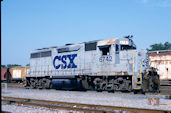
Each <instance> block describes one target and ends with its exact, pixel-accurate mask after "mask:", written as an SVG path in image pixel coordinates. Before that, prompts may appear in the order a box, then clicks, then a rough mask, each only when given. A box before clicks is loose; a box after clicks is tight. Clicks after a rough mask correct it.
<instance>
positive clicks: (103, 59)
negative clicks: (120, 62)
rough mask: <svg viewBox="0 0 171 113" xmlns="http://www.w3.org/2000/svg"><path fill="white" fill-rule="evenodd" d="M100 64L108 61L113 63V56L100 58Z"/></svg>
mask: <svg viewBox="0 0 171 113" xmlns="http://www.w3.org/2000/svg"><path fill="white" fill-rule="evenodd" d="M99 61H100V62H104V61H108V62H111V61H112V56H102V57H100V58H99Z"/></svg>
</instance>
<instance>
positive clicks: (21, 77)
mask: <svg viewBox="0 0 171 113" xmlns="http://www.w3.org/2000/svg"><path fill="white" fill-rule="evenodd" d="M9 71H10V73H11V81H13V82H19V83H21V82H23V81H25V75H26V74H27V73H29V67H28V66H26V67H20V66H17V67H12V68H10V69H9Z"/></svg>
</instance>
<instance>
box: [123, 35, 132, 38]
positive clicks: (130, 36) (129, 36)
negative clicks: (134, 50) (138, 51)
mask: <svg viewBox="0 0 171 113" xmlns="http://www.w3.org/2000/svg"><path fill="white" fill-rule="evenodd" d="M124 38H128V39H130V38H133V35H128V36H124Z"/></svg>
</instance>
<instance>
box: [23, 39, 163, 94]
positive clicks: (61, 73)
mask: <svg viewBox="0 0 171 113" xmlns="http://www.w3.org/2000/svg"><path fill="white" fill-rule="evenodd" d="M159 82H160V81H159V75H158V74H157V72H156V70H155V69H153V68H149V61H148V52H147V50H136V45H135V44H134V42H133V40H132V37H130V36H127V37H124V38H114V39H110V40H96V41H89V42H83V43H78V44H66V45H65V46H60V47H58V46H53V47H48V48H41V49H36V50H34V51H32V52H31V54H30V73H29V74H27V75H26V87H29V88H52V87H53V85H54V86H55V87H56V88H57V89H58V88H59V89H62V88H64V87H67V86H68V87H72V88H75V89H79V88H82V89H86V90H91V89H93V90H97V91H112V92H113V91H133V92H134V93H137V92H139V91H141V92H143V93H144V92H148V91H154V92H155V91H158V90H159Z"/></svg>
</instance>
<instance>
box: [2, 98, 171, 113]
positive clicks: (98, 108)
mask: <svg viewBox="0 0 171 113" xmlns="http://www.w3.org/2000/svg"><path fill="white" fill-rule="evenodd" d="M1 99H2V102H7V103H9V104H11V103H16V104H22V105H31V106H41V107H48V108H53V109H65V110H75V111H84V112H103V113H104V112H115V111H117V110H119V111H130V112H131V113H170V111H167V110H153V109H141V108H129V107H117V106H103V105H88V104H78V103H68V102H58V101H49V100H38V99H29V98H16V97H1Z"/></svg>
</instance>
